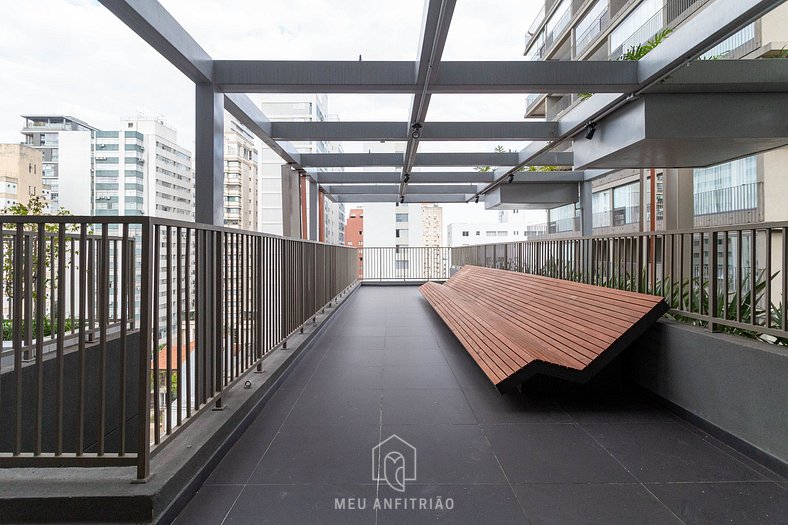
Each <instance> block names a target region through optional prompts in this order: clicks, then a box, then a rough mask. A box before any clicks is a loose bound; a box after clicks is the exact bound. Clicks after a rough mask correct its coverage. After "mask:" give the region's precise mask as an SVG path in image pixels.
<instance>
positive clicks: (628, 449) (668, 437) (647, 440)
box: [584, 422, 764, 482]
mask: <svg viewBox="0 0 788 525" xmlns="http://www.w3.org/2000/svg"><path fill="white" fill-rule="evenodd" d="M584 428H586V429H587V431H588V432H589V433H590V434H591V435H592V436H593V437H594V439H596V440H597V441H598V442H599V443H601V444H602V446H604V447H605V448H606V449H607V450H608V451H609V452H610V453H611V454H613V456H615V457H616V459H618V460H619V461H620V462H621V463H622V464H623V465H624V466H625V467H626V468H627V469H628V470H629V471H630V472H631V473H632V474H633V475H634V476H636V477H637V478H638V479H639V480H640V481H642V482H667V481H750V480H760V479H764V478H763V477H762V476H761V475H760V474H758V473H756V472H755V471H753V470H752V469H750V468H748V467H746V466H745V465H744V464H742V463H741V462H739V461H737V460H735V459H734V458H732V457H731V456H729V455H728V454H726V453H725V452H723V451H722V450H720V449H719V448H717V447H715V446H713V445H712V444H711V443H709V442H708V441H705V440H704V439H702V438H700V437H699V436H697V435H695V434H694V433H692V432H690V431H689V430H687V429H686V428H685V427H684V426H683V425H680V424H678V423H671V422H665V423H626V424H608V425H605V424H589V425H584Z"/></svg>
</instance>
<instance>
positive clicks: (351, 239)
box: [343, 208, 364, 279]
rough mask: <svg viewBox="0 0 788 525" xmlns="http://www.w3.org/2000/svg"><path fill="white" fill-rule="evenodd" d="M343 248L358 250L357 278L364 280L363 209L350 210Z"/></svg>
mask: <svg viewBox="0 0 788 525" xmlns="http://www.w3.org/2000/svg"><path fill="white" fill-rule="evenodd" d="M343 244H345V246H352V247H354V248H357V249H358V278H359V279H363V278H364V208H352V209H351V210H350V214H349V215H348V219H347V226H346V227H345V242H344V243H343Z"/></svg>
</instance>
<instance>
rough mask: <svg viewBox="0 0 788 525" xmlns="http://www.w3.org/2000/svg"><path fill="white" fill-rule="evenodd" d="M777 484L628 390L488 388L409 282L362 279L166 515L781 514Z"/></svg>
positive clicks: (761, 518)
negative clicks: (504, 391)
mask: <svg viewBox="0 0 788 525" xmlns="http://www.w3.org/2000/svg"><path fill="white" fill-rule="evenodd" d="M392 434H396V435H397V436H399V437H400V438H402V439H404V440H405V441H407V442H408V443H410V444H411V445H412V446H413V447H415V448H416V450H417V453H416V458H415V459H416V461H415V463H416V464H417V465H416V467H417V468H416V479H415V480H413V481H411V480H406V481H405V491H404V493H400V492H398V491H396V490H394V489H393V488H391V487H390V486H389V485H388V484H387V483H386V481H380V482H375V481H373V469H374V468H375V467H374V463H373V462H374V459H373V455H372V449H373V447H375V446H376V445H377V444H378V443H380V442H381V441H382V440H384V439H385V438H387V437H389V436H390V435H392ZM400 451H402V450H400ZM409 458H410V456H408V459H406V461H408V460H409ZM406 474H407V468H406ZM379 477H380V476H379ZM408 477H409V476H408ZM386 479H391V480H392V483H393V485H394V486H397V482H396V478H395V477H394V476H393V475H392V476H389V477H388V478H386ZM785 487H788V484H786V483H785V480H784V479H781V478H780V477H779V476H777V475H775V474H774V473H772V472H771V471H769V470H767V469H765V468H763V467H762V466H760V465H759V464H757V463H754V462H752V461H750V460H749V459H747V458H745V457H743V456H742V455H740V454H738V453H736V452H735V451H733V450H731V449H730V448H728V447H727V446H725V445H724V444H722V443H720V442H719V441H717V440H715V439H714V438H712V437H710V436H708V435H706V434H704V433H703V432H701V431H700V430H698V429H697V428H695V427H693V426H691V425H689V424H687V423H686V422H684V421H682V420H680V419H677V418H675V417H673V416H672V415H671V414H670V413H668V412H666V411H664V410H661V409H659V408H656V407H654V406H652V405H651V404H649V403H648V402H646V401H644V400H640V399H637V398H634V397H633V396H632V395H631V394H618V395H611V394H608V395H604V396H599V395H591V394H588V393H585V394H576V395H574V396H572V395H567V394H564V395H561V396H557V395H552V396H551V395H545V394H542V395H539V396H537V395H507V396H500V395H499V394H498V393H497V391H495V389H494V388H493V387H492V386H491V384H490V383H489V382H488V381H487V379H486V378H485V377H484V376H483V374H482V373H481V372H480V371H479V369H478V368H477V367H476V365H475V364H474V363H473V361H472V360H471V359H470V358H469V357H468V355H467V354H466V353H465V351H464V350H463V348H462V347H461V346H460V345H459V343H458V342H457V341H456V339H455V338H454V337H453V336H452V334H451V333H450V332H449V331H448V330H447V329H446V328H445V326H444V325H443V323H442V322H441V320H440V319H439V318H438V317H437V316H436V315H435V314H434V312H433V311H432V310H431V308H430V307H429V305H428V304H427V303H426V302H425V301H424V300H423V299H422V298H421V296H420V294H419V292H418V289H417V288H416V287H362V288H361V289H360V290H358V291H357V292H356V293H355V294H354V295H353V296H352V297H351V298H350V299H349V300H348V302H347V304H346V305H345V306H344V307H343V308H342V310H341V311H340V312H338V314H337V315H336V316H335V318H334V319H333V320H332V321H331V322H330V324H329V325H328V327H327V330H326V331H325V332H324V334H323V335H321V336H320V339H318V340H317V341H316V343H315V345H314V346H313V348H312V349H311V350H310V351H309V352H308V353H307V354H306V355H304V356H303V358H302V360H301V361H300V362H299V363H298V364H297V365H296V368H295V369H294V370H293V371H292V373H291V374H290V376H289V377H288V378H287V380H286V381H285V382H284V384H283V386H282V387H281V388H280V389H279V390H278V391H277V392H276V394H275V395H274V396H273V398H272V399H271V400H270V402H269V403H268V404H267V405H266V406H265V407H264V408H263V410H262V412H261V413H260V415H259V416H258V417H257V418H256V420H255V421H254V422H253V423H252V425H251V426H250V427H249V429H248V430H247V431H246V433H245V434H244V435H243V436H242V437H241V439H240V440H239V441H238V442H237V443H236V444H235V446H234V447H233V448H232V449H231V450H230V452H229V453H228V454H227V455H226V456H225V458H224V459H223V461H222V462H221V463H220V464H219V466H218V467H217V468H216V469H215V470H214V472H213V473H212V474H211V476H210V477H209V478H208V480H207V481H206V482H205V484H204V485H203V486H202V488H201V489H200V490H199V492H198V493H197V494H196V495H195V496H194V498H193V499H192V500H191V502H190V503H189V504H188V506H187V507H186V509H185V510H184V511H183V512H182V513H181V515H180V516H179V517H178V519H177V523H181V524H203V523H204V524H220V523H227V524H230V523H243V524H263V523H287V524H290V523H309V524H313V523H341V524H346V523H380V524H385V523H408V524H410V523H432V522H436V521H439V522H448V523H473V524H486V523H507V524H508V523H546V524H563V523H570V524H574V523H601V524H608V523H610V524H619V523H620V524H635V523H747V524H750V523H786V522H788V491H787V490H786V488H785ZM376 502H377V503H379V505H380V507H381V508H377V509H376V508H375V504H376ZM450 502H451V506H452V508H451V509H449V508H448V507H449V504H450ZM438 503H440V504H441V506H442V507H443V508H442V509H441V508H439V506H438ZM397 504H399V508H396V505H397ZM342 505H344V509H343V508H341V507H342ZM387 505H388V508H387ZM362 506H363V507H364V508H361V507H362ZM422 506H423V507H424V508H421V507H422ZM351 507H355V508H351ZM390 507H395V508H390Z"/></svg>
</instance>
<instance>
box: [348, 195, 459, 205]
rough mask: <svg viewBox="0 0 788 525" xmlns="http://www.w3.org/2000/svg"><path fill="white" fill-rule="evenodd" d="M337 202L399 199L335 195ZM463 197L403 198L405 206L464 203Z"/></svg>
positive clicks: (398, 198)
mask: <svg viewBox="0 0 788 525" xmlns="http://www.w3.org/2000/svg"><path fill="white" fill-rule="evenodd" d="M336 199H337V202H359V203H363V202H399V200H400V197H399V196H398V195H397V194H396V193H392V194H389V195H337V197H336ZM465 201H466V196H465V195H422V194H418V193H416V194H408V195H406V196H405V204H412V203H420V202H422V203H430V204H431V203H452V202H465Z"/></svg>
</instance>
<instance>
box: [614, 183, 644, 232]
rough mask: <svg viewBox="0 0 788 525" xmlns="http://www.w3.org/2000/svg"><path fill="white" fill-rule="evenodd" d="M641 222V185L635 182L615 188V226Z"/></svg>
mask: <svg viewBox="0 0 788 525" xmlns="http://www.w3.org/2000/svg"><path fill="white" fill-rule="evenodd" d="M639 220H640V183H639V182H633V183H631V184H625V185H624V186H619V187H617V188H613V226H623V225H624V224H632V223H634V222H638V221H639Z"/></svg>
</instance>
